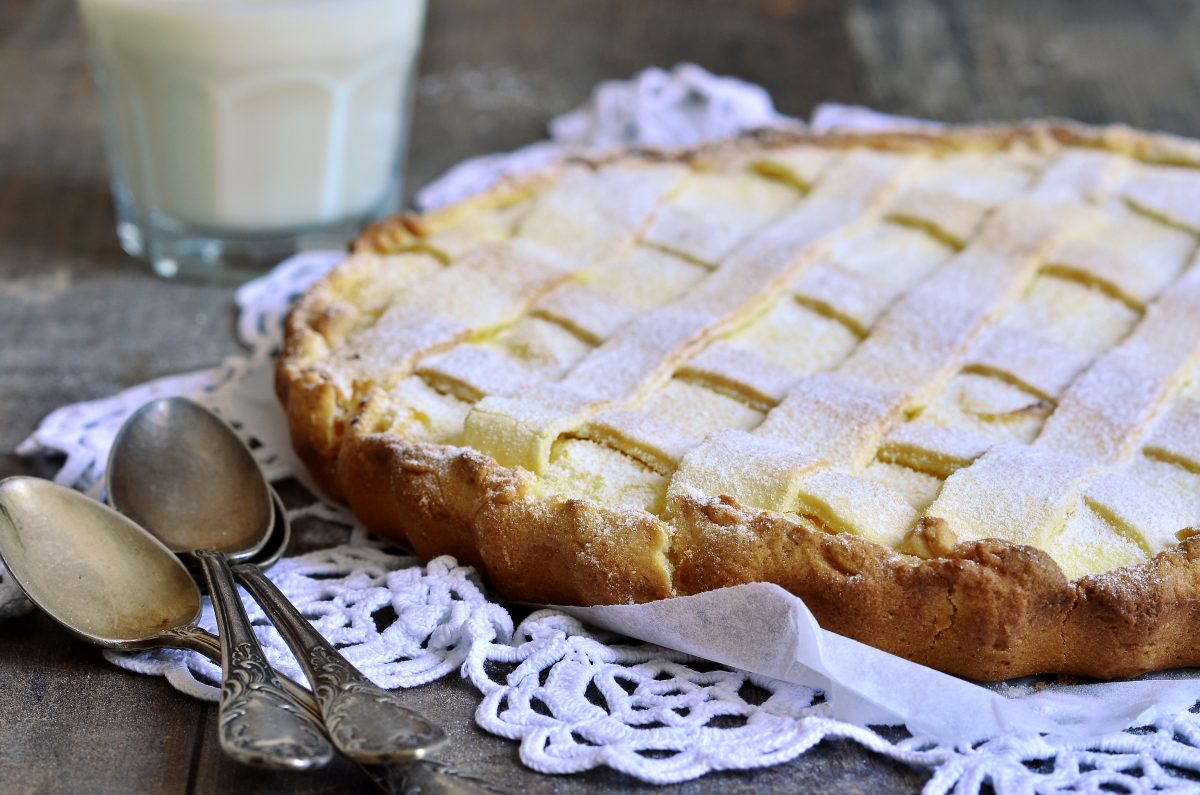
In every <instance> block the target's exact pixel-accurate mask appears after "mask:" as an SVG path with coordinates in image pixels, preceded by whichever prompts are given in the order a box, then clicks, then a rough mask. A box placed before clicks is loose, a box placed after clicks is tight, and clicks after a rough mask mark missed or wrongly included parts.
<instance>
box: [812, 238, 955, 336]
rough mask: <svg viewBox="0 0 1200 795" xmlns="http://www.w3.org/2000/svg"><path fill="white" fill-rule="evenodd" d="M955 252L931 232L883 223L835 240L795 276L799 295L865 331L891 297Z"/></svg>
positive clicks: (857, 330)
mask: <svg viewBox="0 0 1200 795" xmlns="http://www.w3.org/2000/svg"><path fill="white" fill-rule="evenodd" d="M951 253H952V251H951V250H950V249H949V248H947V247H946V246H945V244H943V243H940V242H938V241H937V240H936V239H934V238H932V237H930V236H929V235H927V234H925V233H923V232H921V231H919V230H916V229H911V228H908V227H904V226H900V225H897V224H891V223H883V224H879V225H877V226H874V227H871V228H870V229H866V230H864V231H863V232H861V233H860V234H857V235H854V236H853V237H850V238H848V239H846V240H844V241H842V242H840V243H838V244H837V245H835V246H834V247H833V249H832V251H831V252H830V256H829V258H828V259H827V260H825V261H823V262H820V263H818V264H817V265H815V266H813V267H812V268H808V269H807V270H805V271H804V272H803V273H802V274H801V275H800V278H799V279H798V280H797V281H796V283H795V285H794V289H795V291H796V294H797V295H799V296H801V297H803V299H804V300H805V301H806V302H807V303H809V304H811V305H814V306H817V307H820V308H823V309H824V310H825V311H827V312H828V313H829V314H831V315H833V316H835V317H838V318H840V319H842V320H843V321H844V322H846V323H847V324H848V325H849V326H850V327H851V328H853V329H854V330H855V331H856V332H857V333H858V334H860V335H863V336H865V335H866V334H867V332H868V330H869V329H870V328H871V326H873V325H874V324H875V321H876V320H877V319H878V318H879V316H880V315H881V314H882V313H883V311H884V310H885V309H886V308H887V306H888V305H889V304H891V303H892V301H894V300H896V298H897V297H898V296H900V295H902V294H903V293H904V291H905V290H908V289H909V288H911V287H912V286H913V285H915V284H917V283H918V282H920V281H921V280H922V279H923V278H925V277H926V276H927V275H928V274H929V273H930V272H931V271H932V270H933V269H934V268H936V267H938V266H939V265H941V264H943V263H944V262H945V261H946V260H947V259H948V258H949V257H950V255H951Z"/></svg>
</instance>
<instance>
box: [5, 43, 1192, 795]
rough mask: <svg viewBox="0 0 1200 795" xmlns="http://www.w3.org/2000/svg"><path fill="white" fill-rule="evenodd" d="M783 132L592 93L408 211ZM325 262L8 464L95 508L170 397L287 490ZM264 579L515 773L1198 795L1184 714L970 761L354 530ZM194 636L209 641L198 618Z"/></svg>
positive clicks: (261, 286)
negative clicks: (54, 471) (888, 770)
mask: <svg viewBox="0 0 1200 795" xmlns="http://www.w3.org/2000/svg"><path fill="white" fill-rule="evenodd" d="M884 121H886V119H885V117H880V116H879V115H878V114H873V113H871V112H869V111H865V110H862V109H847V108H844V107H842V106H825V107H823V109H821V111H820V112H819V113H818V114H817V116H816V117H815V119H814V125H817V126H822V127H830V126H837V125H840V124H851V125H860V126H861V125H869V124H877V123H881V122H884ZM788 123H794V122H792V120H788V119H784V118H783V117H780V116H778V115H777V114H776V113H775V111H774V109H773V108H772V106H771V103H770V100H769V98H768V97H767V95H766V93H765V92H763V91H762V89H761V88H758V87H756V86H751V85H748V84H746V83H742V82H740V81H736V80H731V79H728V78H716V77H713V76H711V75H709V74H707V73H706V72H704V71H703V70H701V69H699V68H698V67H694V66H681V67H677V68H676V69H675V70H673V71H672V72H664V71H661V70H657V69H653V70H648V71H647V72H644V73H642V74H641V75H639V76H637V77H635V78H634V79H632V80H630V81H625V82H614V83H605V84H603V85H601V86H600V87H599V88H598V89H597V91H596V92H595V94H594V96H593V99H592V101H591V102H590V103H589V104H588V105H587V106H585V107H584V108H582V109H580V110H578V111H575V112H573V113H571V114H568V115H566V116H564V117H562V118H560V119H557V120H555V122H554V123H553V124H552V125H551V131H552V134H553V138H552V140H551V141H548V142H543V143H540V144H535V145H533V146H531V147H529V148H527V149H524V150H521V151H519V152H517V153H513V154H511V155H503V156H493V157H488V158H480V159H477V160H472V161H468V162H467V163H465V164H463V165H461V166H459V167H458V168H456V169H454V170H453V171H451V172H450V173H449V174H448V175H447V176H446V177H445V178H444V179H443V180H440V181H439V182H438V183H435V184H434V185H432V186H430V187H429V188H427V189H426V190H425V191H423V192H422V194H421V196H420V201H421V203H422V204H423V205H424V206H433V205H436V204H440V203H443V202H445V201H450V200H453V199H455V198H457V197H459V196H462V195H465V194H468V193H470V192H473V191H475V190H478V189H480V188H482V187H486V185H488V184H489V183H490V182H491V181H493V180H494V179H496V178H497V177H498V175H500V174H502V173H508V172H511V171H515V170H519V169H522V168H527V167H529V166H531V165H538V164H542V163H545V162H547V160H548V159H551V158H553V157H557V156H559V155H560V154H562V153H563V152H564V151H568V150H573V149H580V148H583V149H594V148H606V147H610V146H613V145H616V144H619V143H626V142H630V141H636V142H642V143H652V144H655V145H687V144H692V143H695V142H697V141H700V140H704V139H708V138H716V137H722V136H725V135H729V134H731V133H734V132H737V131H738V130H740V129H744V128H750V127H757V126H763V125H764V124H788ZM890 123H894V121H892V122H890ZM339 256H340V255H338V254H333V253H313V254H308V255H302V256H299V257H295V258H293V259H291V260H289V261H288V262H285V263H284V264H282V265H281V266H280V267H279V268H277V269H275V270H274V271H272V272H271V273H270V274H268V275H266V276H264V277H263V278H261V279H259V280H256V281H254V282H251V283H249V284H247V285H245V286H244V287H243V288H242V289H241V290H239V291H238V293H237V297H236V300H237V304H238V307H239V309H240V311H241V315H240V322H239V328H238V332H239V336H240V338H241V340H242V342H243V343H244V344H245V345H246V346H247V348H248V350H249V353H248V354H247V355H246V356H236V357H231V358H230V359H228V360H227V361H226V362H224V363H223V364H222V365H221V366H219V367H216V368H213V369H210V370H204V371H200V372H196V373H190V374H186V375H182V376H172V377H168V378H163V379H159V380H157V381H153V382H150V383H147V384H143V385H140V386H137V387H134V388H132V389H129V390H126V391H125V392H122V393H120V394H119V395H116V396H114V397H111V398H107V399H104V400H98V401H92V402H89V403H81V404H77V405H73V406H68V407H65V408H63V409H59V410H58V411H55V412H54V413H52V414H51V415H49V416H48V417H47V418H46V419H45V420H44V421H43V423H42V424H41V426H40V427H39V428H38V429H37V431H36V432H35V433H34V434H33V435H32V436H31V437H30V438H29V439H27V440H26V441H25V442H24V443H23V444H22V445H21V446H20V448H19V452H21V453H22V454H34V453H38V452H46V451H54V452H57V453H61V454H64V455H65V456H66V461H65V463H64V465H63V467H62V469H61V471H60V472H59V473H58V475H57V478H56V479H57V480H58V481H59V482H61V483H66V484H68V485H72V486H75V487H77V488H80V489H83V490H86V491H89V492H91V493H92V494H97V493H98V491H99V489H100V483H101V481H102V476H103V471H102V469H103V466H104V461H105V458H106V455H107V450H108V447H109V446H110V444H111V442H112V439H113V436H114V435H115V432H116V430H117V428H118V427H119V426H120V424H121V422H122V421H123V420H124V419H125V417H126V416H128V414H129V413H130V412H132V411H133V410H134V409H136V408H137V407H138V406H140V405H141V404H142V403H144V402H146V401H147V400H150V399H152V398H154V397H158V396H162V395H170V394H183V395H189V396H191V397H193V398H195V399H198V400H201V401H202V402H204V403H206V404H207V405H209V406H211V407H213V408H214V409H216V410H217V411H218V412H220V413H221V414H222V415H224V416H225V417H226V418H227V419H228V420H230V421H231V422H232V423H233V424H235V426H236V427H238V428H239V430H240V431H241V432H242V433H243V434H244V435H246V436H247V437H248V438H253V439H255V440H256V441H257V443H258V446H257V449H256V455H257V456H258V459H259V461H260V463H261V464H262V466H263V467H264V469H265V470H266V472H267V474H268V476H269V477H271V478H272V479H280V478H285V477H288V476H296V477H298V478H300V479H301V480H302V481H305V480H306V475H305V473H304V470H303V467H301V466H300V465H299V463H298V462H297V461H296V459H295V457H294V456H293V454H292V452H291V447H290V444H289V441H288V439H287V437H286V429H285V428H284V426H283V423H282V422H281V421H280V410H279V408H278V406H277V405H276V403H275V400H274V397H273V394H272V390H271V368H270V363H269V357H270V353H271V350H272V348H273V346H274V345H276V343H277V341H278V330H279V327H280V321H281V318H282V316H283V313H284V311H285V310H286V307H287V305H288V303H289V302H290V301H291V300H292V298H293V297H294V296H295V295H297V294H298V293H299V292H301V291H303V290H304V289H305V287H307V286H308V285H309V284H311V283H312V281H313V280H314V279H316V278H317V277H319V276H320V275H321V274H322V273H324V272H325V271H326V270H327V269H328V268H329V267H331V266H332V265H333V264H334V263H335V262H336V261H337V260H338V258H339ZM304 513H310V514H316V515H318V516H320V517H322V518H325V519H328V520H333V521H340V522H344V523H346V524H347V525H348V526H351V527H353V523H352V520H351V519H350V517H348V516H347V515H346V513H345V511H344V510H343V509H342V508H341V507H340V506H338V505H336V504H333V503H328V502H324V501H321V500H320V499H318V500H317V501H316V502H315V503H314V504H313V505H312V506H310V507H308V508H305V509H303V510H302V511H299V512H293V518H296V517H297V515H298V514H304ZM269 574H270V577H271V579H272V580H274V581H275V583H276V584H277V585H279V587H280V588H281V589H282V590H283V591H284V593H286V594H287V596H288V597H289V598H290V599H291V600H292V601H293V602H294V603H295V604H296V606H297V607H298V608H299V609H300V610H301V612H303V613H304V615H306V616H307V617H309V618H310V620H312V621H313V624H314V625H315V626H316V627H317V629H319V630H320V631H321V632H322V634H324V635H325V636H326V637H328V638H329V639H330V640H331V641H332V642H334V643H335V644H337V645H338V646H339V647H340V648H341V649H342V651H343V653H344V654H345V655H346V656H347V657H348V658H349V659H350V660H351V661H353V662H354V663H355V664H356V665H357V666H359V668H360V669H361V670H363V672H364V673H366V674H367V676H369V677H370V678H371V679H373V680H374V681H376V682H378V683H379V684H381V685H382V686H384V687H388V688H394V687H415V686H418V685H421V684H425V683H428V682H430V681H432V680H435V679H438V678H440V677H442V676H445V675H447V674H450V673H453V672H461V673H462V674H463V675H464V676H466V677H467V678H468V679H469V680H470V682H471V683H472V684H473V685H474V686H475V687H476V688H477V689H478V690H479V692H480V694H481V696H482V698H481V702H480V704H479V707H478V709H477V711H476V721H477V722H478V724H479V725H480V726H481V727H482V728H484V729H486V730H487V731H489V732H492V733H494V734H497V735H500V736H503V737H508V738H511V739H514V740H519V741H520V756H521V760H522V761H523V762H524V763H525V764H526V765H528V766H529V767H531V768H532V769H534V770H537V771H541V772H545V773H572V772H578V771H582V770H588V769H591V768H594V767H597V766H601V765H604V766H608V767H611V768H613V769H616V770H620V771H622V772H624V773H627V774H629V775H631V776H633V777H635V778H637V779H640V780H642V781H646V782H651V783H669V782H679V781H685V780H688V779H692V778H695V777H697V776H702V775H704V774H705V773H707V772H710V771H713V770H727V769H747V768H754V767H762V766H766V765H773V764H777V763H780V762H785V761H787V760H790V759H793V758H795V757H796V756H798V755H800V754H802V753H804V752H805V751H807V750H808V749H810V748H812V747H813V746H814V745H816V744H817V743H819V742H820V741H821V740H822V739H824V738H827V737H840V738H846V739H849V740H852V741H854V742H856V743H858V744H860V745H862V746H863V747H865V748H868V749H870V750H873V751H876V752H878V753H881V754H884V755H885V756H888V757H890V758H893V759H896V760H898V761H901V762H905V763H908V764H912V765H917V766H922V767H925V768H928V769H930V771H931V774H932V777H931V778H930V780H929V782H928V783H927V785H926V788H925V789H926V791H927V792H930V793H947V792H951V791H953V792H961V793H977V792H980V791H981V790H982V789H983V788H984V787H985V786H989V785H990V786H991V787H992V788H993V789H994V790H995V791H996V792H999V793H1002V794H1004V793H1033V792H1038V793H1057V792H1073V793H1074V792H1096V793H1099V792H1113V791H1116V792H1151V791H1154V792H1160V791H1161V792H1196V791H1200V783H1198V782H1200V714H1197V713H1196V712H1193V711H1190V710H1179V711H1176V712H1173V713H1171V714H1164V715H1161V716H1159V717H1156V718H1154V719H1153V720H1151V721H1150V722H1148V723H1147V725H1144V726H1139V727H1137V728H1135V729H1132V730H1130V731H1123V732H1113V733H1110V734H1106V735H1104V736H1101V737H1092V738H1088V739H1085V740H1077V741H1064V740H1057V741H1053V742H1052V741H1050V740H1048V739H1047V738H1046V737H1044V736H1042V735H1039V734H1038V733H1036V732H1021V733H1009V734H1002V735H999V736H996V737H993V738H991V739H989V740H986V741H984V742H976V743H954V742H938V741H934V740H932V739H929V738H928V737H920V736H909V737H906V738H904V739H899V740H892V739H887V738H885V737H884V736H883V735H882V734H880V733H878V732H876V731H873V730H871V729H869V728H866V727H863V726H858V725H854V724H851V723H848V722H845V721H841V720H834V719H831V718H830V717H829V715H828V713H829V709H828V704H827V702H825V699H824V696H823V695H822V693H820V692H819V691H817V690H814V689H813V688H810V687H805V686H802V685H797V684H790V683H788V682H784V681H781V680H777V679H770V678H766V677H762V676H756V675H753V674H748V673H744V672H739V671H734V670H727V669H723V668H719V667H718V668H716V669H714V666H712V665H711V664H705V663H702V662H701V661H699V660H698V659H697V658H694V657H689V656H688V655H685V654H682V653H679V652H673V651H670V650H667V649H663V648H660V647H656V646H650V645H645V644H637V643H632V642H630V641H627V640H625V639H623V638H621V637H620V636H619V635H614V634H611V633H608V632H602V631H598V630H592V629H589V628H587V627H585V626H584V625H582V624H581V623H580V622H579V621H577V620H576V619H574V618H571V617H570V616H567V615H565V614H563V613H560V612H557V611H551V610H543V611H539V612H535V613H533V614H532V615H530V616H528V617H527V618H526V619H525V620H523V621H522V622H521V623H520V625H519V626H516V627H514V626H513V619H512V617H511V615H510V614H509V613H508V611H507V610H506V609H505V608H504V607H502V606H501V605H499V604H497V603H495V602H493V601H490V600H489V598H488V597H487V594H486V593H485V592H484V591H483V590H482V589H481V586H480V583H479V581H478V579H477V578H476V575H475V573H474V572H473V571H472V570H471V569H469V568H464V567H461V566H458V565H457V563H456V562H455V561H454V560H453V559H452V558H448V557H442V558H438V559H436V560H433V561H430V562H429V563H427V564H425V565H421V563H420V561H418V560H417V559H415V558H412V557H406V556H400V555H397V554H394V553H392V552H389V551H388V550H387V549H385V548H384V547H382V546H381V545H379V544H378V543H376V542H373V541H372V540H371V539H370V537H369V536H368V534H367V533H366V532H365V531H363V530H362V529H361V528H358V527H354V528H353V529H352V530H351V531H350V533H349V540H348V542H347V543H346V544H343V545H341V546H337V547H333V548H330V549H324V550H320V551H317V552H312V553H309V554H306V555H301V556H298V557H290V558H284V559H283V560H281V561H280V562H279V563H278V564H276V565H275V566H274V567H273V568H272V569H271V570H270V572H269ZM245 601H246V605H247V609H248V612H249V613H250V616H251V619H252V620H253V621H254V623H255V626H256V631H257V633H258V636H259V638H260V640H261V641H262V643H263V646H264V648H265V650H266V652H267V656H268V658H269V659H270V661H271V662H272V664H274V665H275V666H277V667H278V668H279V669H280V670H281V671H283V672H285V673H287V674H288V675H290V676H293V677H295V678H297V679H302V673H301V671H300V670H299V667H298V665H297V664H296V662H295V660H294V659H293V658H292V657H291V655H290V653H289V652H288V651H287V647H286V645H285V644H284V643H283V641H282V639H281V638H280V636H279V635H278V633H277V632H276V631H275V630H274V628H273V627H271V626H270V624H269V623H268V622H266V620H265V618H264V616H263V614H262V613H261V611H260V610H259V609H258V606H257V605H256V604H255V603H254V602H253V600H249V599H247V600H245ZM24 609H28V603H27V602H25V601H24V600H23V598H22V597H21V596H20V594H19V591H18V590H17V589H16V587H15V585H14V584H13V583H12V582H11V580H10V579H8V578H6V575H5V574H4V572H3V570H2V569H0V615H5V614H12V613H15V612H19V611H21V610H24ZM381 617H383V618H382V619H381ZM380 623H382V624H383V626H382V628H380V626H379V624H380ZM201 624H202V625H204V626H206V627H207V628H209V629H210V630H211V629H215V621H214V619H213V614H212V610H211V607H210V606H209V605H207V600H206V605H205V609H204V612H203V616H202V618H201ZM107 656H108V657H109V659H110V660H112V661H113V662H114V663H116V664H117V665H120V666H122V667H124V668H128V669H131V670H135V671H139V672H141V673H146V674H155V675H161V676H165V677H167V679H168V680H169V681H170V682H171V684H172V685H174V686H175V687H176V688H178V689H179V690H181V691H183V692H185V693H188V694H190V695H193V696H196V697H199V698H207V699H214V698H215V697H216V689H215V687H214V683H215V682H216V681H217V677H218V676H219V670H218V668H217V666H215V665H213V664H211V663H209V662H208V661H207V660H205V659H203V658H201V657H200V656H198V655H196V654H193V653H190V652H182V651H154V652H146V653H138V654H119V653H108V654H107ZM889 736H893V735H892V734H889Z"/></svg>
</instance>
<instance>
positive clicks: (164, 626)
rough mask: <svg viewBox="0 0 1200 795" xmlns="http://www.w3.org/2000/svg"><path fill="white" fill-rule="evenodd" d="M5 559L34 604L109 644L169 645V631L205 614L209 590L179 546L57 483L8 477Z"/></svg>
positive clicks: (2, 539) (0, 536) (0, 549)
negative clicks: (203, 595) (174, 548)
mask: <svg viewBox="0 0 1200 795" xmlns="http://www.w3.org/2000/svg"><path fill="white" fill-rule="evenodd" d="M0 558H3V559H4V564H5V566H7V567H8V570H9V572H10V573H11V574H12V576H13V578H14V579H15V580H16V581H17V584H18V585H19V586H20V587H21V588H22V589H23V590H24V591H25V593H26V594H27V595H28V596H29V599H30V601H32V602H33V603H34V604H36V605H37V606H38V607H40V608H41V609H42V610H44V611H46V612H47V613H49V614H50V615H51V616H52V617H53V618H54V619H55V620H57V621H58V622H59V623H60V624H62V625H63V626H64V627H66V628H67V629H68V630H70V631H71V632H73V633H74V634H76V635H78V636H80V637H82V638H83V639H84V640H87V641H90V642H92V643H96V644H98V645H101V646H106V647H108V648H114V649H143V648H150V647H154V646H160V645H163V643H162V636H163V634H164V633H166V632H169V631H171V630H178V629H181V628H184V627H189V626H191V625H193V624H195V622H196V620H197V619H198V618H199V617H200V591H199V589H198V588H197V587H196V583H195V581H194V580H193V579H192V577H191V575H189V574H188V571H187V569H186V568H185V567H184V566H183V564H182V563H181V562H180V561H179V558H177V557H176V556H175V555H174V554H172V552H171V550H169V549H167V547H166V546H165V545H164V544H163V543H162V542H160V541H159V540H158V539H156V538H154V536H152V535H150V534H149V533H147V532H146V531H145V530H144V529H142V528H141V527H139V526H138V525H137V524H136V523H134V522H132V521H130V520H129V519H127V518H126V517H124V516H122V515H121V514H119V513H117V512H116V511H114V510H112V509H110V508H108V507H106V506H104V505H102V504H100V503H98V502H96V501H95V500H93V499H91V498H90V497H86V496H84V495H83V494H80V493H79V492H77V491H73V490H71V489H68V488H65V487H63V486H59V485H56V484H54V483H51V482H50V481H47V480H41V479H38V478H29V477H12V478H7V479H6V480H3V481H0Z"/></svg>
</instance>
